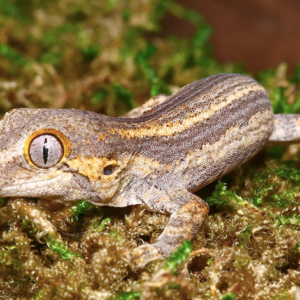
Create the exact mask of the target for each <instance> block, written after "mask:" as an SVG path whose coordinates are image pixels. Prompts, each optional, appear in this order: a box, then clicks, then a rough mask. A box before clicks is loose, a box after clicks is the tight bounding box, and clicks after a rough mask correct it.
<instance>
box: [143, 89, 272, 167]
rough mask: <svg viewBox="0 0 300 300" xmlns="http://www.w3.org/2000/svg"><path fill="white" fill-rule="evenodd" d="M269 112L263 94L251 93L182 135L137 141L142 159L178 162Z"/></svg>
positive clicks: (267, 100) (267, 101) (269, 107)
mask: <svg viewBox="0 0 300 300" xmlns="http://www.w3.org/2000/svg"><path fill="white" fill-rule="evenodd" d="M265 110H271V106H270V101H269V99H268V98H267V96H266V94H265V93H263V92H259V93H252V94H250V95H247V96H246V97H242V98H240V99H239V100H238V101H235V102H233V103H232V104H231V105H229V106H226V107H225V108H223V109H222V110H220V111H217V112H216V113H215V114H213V115H212V116H211V117H210V118H209V119H207V120H205V121H203V122H200V123H197V124H195V125H194V126H192V127H191V128H189V129H187V130H185V131H184V132H181V133H178V134H175V135H173V136H168V137H145V138H141V139H140V143H141V145H142V149H141V150H140V151H141V153H142V154H143V155H144V156H148V157H151V158H152V159H155V160H158V161H160V162H162V163H165V164H170V163H172V162H174V160H177V159H182V158H184V157H185V155H186V153H188V152H189V151H191V150H195V149H201V148H202V147H203V145H206V144H207V143H209V144H213V143H215V142H216V141H218V140H219V139H220V138H221V137H222V136H223V135H224V134H225V132H226V131H227V130H228V129H229V128H230V127H232V126H236V125H238V126H240V127H241V128H242V127H243V126H245V125H247V123H248V121H249V119H250V118H251V117H252V116H253V115H255V114H256V113H257V112H259V111H265Z"/></svg>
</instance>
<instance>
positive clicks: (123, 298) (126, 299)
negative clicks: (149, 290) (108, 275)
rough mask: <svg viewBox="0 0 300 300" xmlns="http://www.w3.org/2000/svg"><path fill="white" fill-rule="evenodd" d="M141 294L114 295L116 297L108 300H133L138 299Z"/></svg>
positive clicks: (138, 292)
mask: <svg viewBox="0 0 300 300" xmlns="http://www.w3.org/2000/svg"><path fill="white" fill-rule="evenodd" d="M140 297H141V292H140V291H137V292H125V293H121V294H118V295H116V297H113V298H110V299H111V300H134V299H140Z"/></svg>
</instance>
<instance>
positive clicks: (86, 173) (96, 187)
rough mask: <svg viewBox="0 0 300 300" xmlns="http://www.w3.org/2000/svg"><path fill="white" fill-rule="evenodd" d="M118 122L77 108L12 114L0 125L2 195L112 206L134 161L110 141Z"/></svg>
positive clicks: (0, 187)
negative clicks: (110, 129)
mask: <svg viewBox="0 0 300 300" xmlns="http://www.w3.org/2000/svg"><path fill="white" fill-rule="evenodd" d="M112 120H113V119H112V118H109V117H106V116H102V115H99V114H95V113H93V112H86V111H80V110H75V109H68V110H62V109H61V110H59V109H16V110H13V111H11V112H9V113H7V114H6V115H5V116H4V118H3V120H2V121H1V122H0V197H51V198H55V199H57V200H61V201H72V200H80V199H86V200H90V201H92V202H94V203H96V204H98V205H101V204H103V205H105V204H107V203H108V202H110V201H111V199H112V198H113V197H114V195H115V194H116V192H117V191H118V189H119V188H120V185H121V184H123V183H124V178H125V176H123V173H124V172H123V171H124V169H125V168H126V165H127V163H128V160H129V159H130V158H129V156H128V155H126V153H120V154H116V151H115V150H114V148H113V147H114V146H113V143H108V142H107V141H106V140H105V138H104V137H105V136H106V133H105V132H106V129H107V128H108V127H109V126H110V124H109V122H113V121H112ZM99 134H100V136H99ZM99 137H100V138H99Z"/></svg>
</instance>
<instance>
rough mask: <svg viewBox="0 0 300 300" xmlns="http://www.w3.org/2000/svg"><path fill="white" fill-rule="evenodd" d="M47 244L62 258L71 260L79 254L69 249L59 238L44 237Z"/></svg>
mask: <svg viewBox="0 0 300 300" xmlns="http://www.w3.org/2000/svg"><path fill="white" fill-rule="evenodd" d="M45 240H46V244H47V246H48V247H49V248H50V249H51V250H52V251H53V253H54V254H55V253H57V254H58V255H59V257H60V258H61V259H62V260H72V259H74V258H75V257H80V254H78V253H75V252H72V251H70V249H69V248H68V246H67V245H66V244H65V243H64V242H63V241H62V240H60V239H58V238H53V237H52V236H48V237H46V238H45Z"/></svg>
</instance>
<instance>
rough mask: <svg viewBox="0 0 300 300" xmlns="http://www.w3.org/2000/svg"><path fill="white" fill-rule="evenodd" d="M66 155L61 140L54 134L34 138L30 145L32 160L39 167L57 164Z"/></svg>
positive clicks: (44, 167) (45, 167)
mask: <svg viewBox="0 0 300 300" xmlns="http://www.w3.org/2000/svg"><path fill="white" fill-rule="evenodd" d="M63 155H64V147H63V145H62V143H61V141H60V140H59V139H58V138H57V137H55V136H54V135H52V134H42V135H39V136H37V137H36V138H34V139H33V140H32V141H31V143H30V145H29V156H30V160H31V161H32V163H33V164H34V165H36V166H37V167H39V168H43V169H48V168H51V167H54V166H56V165H57V164H58V163H59V162H60V161H61V159H62V157H63Z"/></svg>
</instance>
